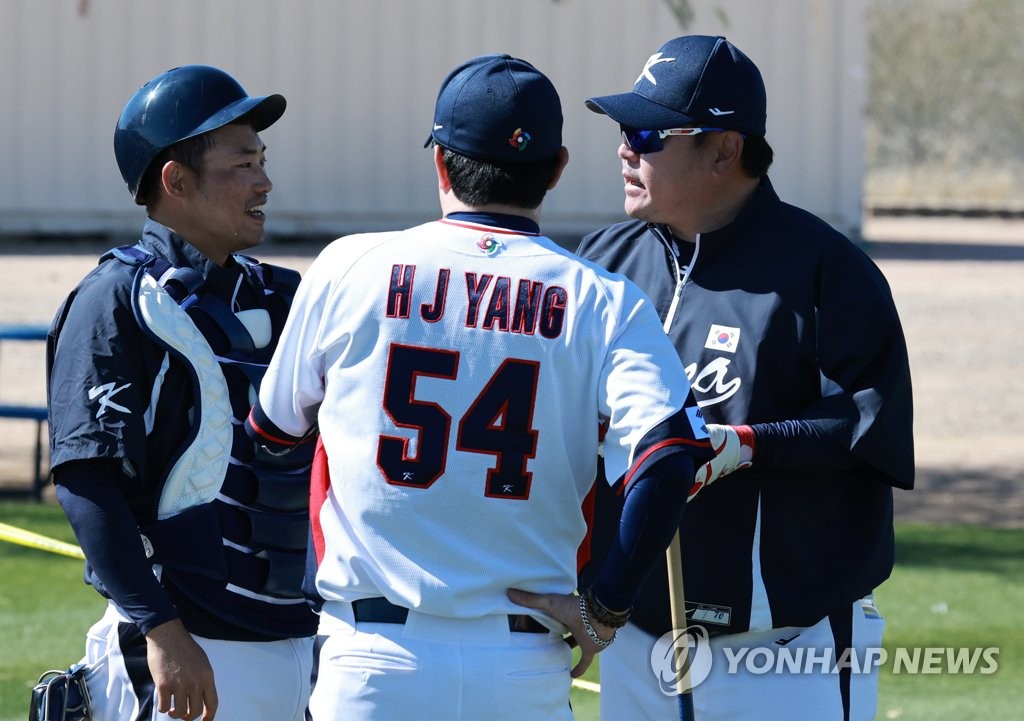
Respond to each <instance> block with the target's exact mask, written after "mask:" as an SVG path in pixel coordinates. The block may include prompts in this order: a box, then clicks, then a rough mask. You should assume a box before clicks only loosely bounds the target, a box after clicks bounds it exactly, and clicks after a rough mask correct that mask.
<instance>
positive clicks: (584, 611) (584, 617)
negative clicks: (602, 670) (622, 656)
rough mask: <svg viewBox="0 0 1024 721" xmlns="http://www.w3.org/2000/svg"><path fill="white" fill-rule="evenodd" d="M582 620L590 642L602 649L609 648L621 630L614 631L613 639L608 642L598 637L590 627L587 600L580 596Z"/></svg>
mask: <svg viewBox="0 0 1024 721" xmlns="http://www.w3.org/2000/svg"><path fill="white" fill-rule="evenodd" d="M580 618H581V619H582V620H583V628H584V630H586V632H587V636H589V637H590V640H591V641H593V642H594V643H596V644H597V645H598V646H600V647H601V648H608V647H609V646H611V645H612V641H614V640H615V636H616V635H617V634H618V633H619V629H615V630H614V631H612V637H611V638H609V639H608V640H607V641H606V640H605V639H603V638H601V637H600V636H598V635H597V631H595V630H594V627H593V626H592V625H590V617H589V616H588V615H587V600H586V598H584V597H583V596H580Z"/></svg>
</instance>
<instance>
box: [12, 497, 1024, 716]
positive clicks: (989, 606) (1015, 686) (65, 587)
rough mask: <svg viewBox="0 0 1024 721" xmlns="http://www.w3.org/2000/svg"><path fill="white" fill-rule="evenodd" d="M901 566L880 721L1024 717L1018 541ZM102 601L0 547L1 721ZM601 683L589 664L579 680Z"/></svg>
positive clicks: (63, 532)
mask: <svg viewBox="0 0 1024 721" xmlns="http://www.w3.org/2000/svg"><path fill="white" fill-rule="evenodd" d="M0 521H3V522H5V523H9V524H11V525H13V526H19V527H21V528H27V529H29V530H32V531H35V532H37V533H42V534H43V535H47V536H50V537H53V538H58V539H60V540H64V541H73V540H74V538H73V536H72V534H71V530H70V529H69V528H68V525H67V522H66V521H65V520H64V516H63V514H62V513H61V511H60V509H59V508H58V507H56V506H53V505H46V504H42V505H41V504H33V503H22V502H11V501H0ZM896 539H897V561H896V563H897V566H896V570H895V571H894V572H893V577H892V578H891V579H890V580H889V581H888V582H887V583H886V584H885V585H883V586H882V588H881V589H879V591H878V593H877V594H876V600H877V601H878V605H879V608H880V609H881V611H882V613H883V615H884V616H885V617H886V620H887V626H886V635H885V647H886V649H887V651H888V652H889V660H888V661H887V662H886V664H885V665H884V666H883V667H882V670H881V682H880V688H879V696H880V700H879V709H878V716H877V718H878V719H879V720H885V719H899V721H925V720H927V721H931V720H932V719H936V718H962V719H985V720H986V721H1010V720H1011V719H1018V718H1020V709H1021V708H1024V686H1022V685H1021V684H1019V683H1017V682H1016V679H1018V678H1020V677H1021V675H1022V672H1024V660H1022V659H1024V628H1022V625H1021V623H1020V621H1021V615H1022V614H1021V611H1020V609H1021V608H1022V607H1024V531H1007V530H997V529H986V528H977V527H971V526H938V525H917V524H913V525H911V524H900V525H898V526H897V529H896ZM102 610H103V601H102V600H101V599H100V598H99V596H98V595H97V594H96V593H95V592H94V591H93V590H92V589H90V588H88V587H87V586H85V585H84V584H83V583H82V566H81V562H79V561H76V560H74V559H71V558H66V557H63V556H56V555H53V554H50V553H45V552H42V551H37V550H33V549H29V548H23V547H21V546H16V545H11V544H9V543H5V542H0V721H23V719H24V718H25V717H26V711H27V707H28V696H29V689H31V687H32V685H33V683H34V682H35V680H36V678H38V676H39V674H40V673H42V672H43V671H45V670H47V669H49V668H57V667H65V666H68V665H69V664H71V663H73V662H75V661H77V660H78V659H79V658H80V657H81V655H82V652H83V649H84V644H85V632H86V630H87V629H88V628H89V626H90V625H91V624H92V622H93V621H95V620H96V619H97V618H99V616H100V614H101V612H102ZM961 646H966V647H969V648H975V647H988V646H996V647H998V648H999V649H1000V651H999V654H998V656H997V660H998V664H999V668H998V671H996V672H995V673H994V674H990V675H981V674H975V675H957V674H948V673H939V674H918V675H914V674H907V673H899V674H896V673H893V670H894V669H893V666H894V664H893V657H894V654H895V652H896V649H897V647H954V648H955V647H961ZM584 678H585V679H586V680H589V681H592V682H595V683H596V682H597V680H598V678H597V664H596V663H595V664H594V665H593V666H592V667H591V669H590V671H588V673H587V674H586V675H585V677H584ZM572 702H573V708H574V709H575V711H576V718H577V719H578V720H579V721H596V719H597V718H598V696H597V695H596V694H594V693H592V692H589V691H585V690H582V689H576V688H574V689H573V692H572Z"/></svg>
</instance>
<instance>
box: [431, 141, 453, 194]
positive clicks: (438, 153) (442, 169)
mask: <svg viewBox="0 0 1024 721" xmlns="http://www.w3.org/2000/svg"><path fill="white" fill-rule="evenodd" d="M434 170H435V171H436V172H437V187H438V188H440V190H441V192H442V193H447V192H449V191H451V189H452V181H451V179H450V178H449V177H448V167H447V166H446V165H445V164H444V152H443V151H442V149H441V146H440V145H438V144H437V143H434Z"/></svg>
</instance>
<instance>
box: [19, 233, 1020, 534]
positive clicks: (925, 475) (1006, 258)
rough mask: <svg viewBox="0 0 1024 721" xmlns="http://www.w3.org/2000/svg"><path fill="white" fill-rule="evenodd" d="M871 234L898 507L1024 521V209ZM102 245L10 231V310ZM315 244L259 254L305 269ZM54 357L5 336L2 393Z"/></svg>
mask: <svg viewBox="0 0 1024 721" xmlns="http://www.w3.org/2000/svg"><path fill="white" fill-rule="evenodd" d="M864 237H865V241H866V245H865V247H866V248H867V250H868V252H869V253H870V254H871V256H872V257H873V258H874V259H875V260H876V262H877V263H878V265H879V267H881V269H882V271H883V272H884V273H885V275H886V277H887V278H888V280H889V284H890V285H891V286H892V289H893V294H894V297H895V299H896V303H897V305H898V307H899V310H900V314H901V317H902V320H903V325H904V330H905V332H906V336H907V342H908V346H909V348H910V361H911V370H912V373H913V383H914V402H915V422H914V428H915V437H916V441H915V444H916V453H917V488H916V489H915V490H914V491H911V492H902V491H900V492H897V493H896V513H897V518H898V519H901V520H920V521H934V522H949V523H978V524H988V525H996V526H1003V527H1016V528H1024V439H1022V436H1024V363H1022V362H1021V358H1022V357H1024V222H1022V221H1000V220H983V221H981V220H958V219H949V218H927V219H921V218H915V219H873V220H871V219H869V220H868V221H866V222H865V226H864ZM102 249H103V246H102V245H100V246H97V245H95V244H88V243H82V242H78V243H59V242H55V241H40V242H31V243H26V242H17V243H15V242H13V241H11V242H5V241H3V240H0V323H14V322H31V323H48V322H49V321H50V319H51V318H52V316H53V313H54V311H55V310H56V308H57V306H58V305H59V303H60V301H61V299H62V297H63V295H64V294H65V293H66V292H67V291H68V290H69V289H70V288H71V287H72V286H73V285H74V283H75V282H76V281H77V280H78V279H79V278H80V277H81V276H82V275H83V274H85V273H86V272H87V271H88V270H89V269H90V268H91V267H92V266H93V265H94V264H95V259H96V256H97V253H98V251H99V250H102ZM317 249H318V248H317V247H313V246H309V245H302V246H295V245H289V244H286V243H284V242H276V243H275V242H271V243H268V245H267V246H266V247H265V248H263V249H262V251H261V252H260V253H259V255H260V256H261V257H264V258H266V259H267V260H269V261H271V262H275V263H279V264H283V265H290V266H293V267H295V268H298V269H300V270H303V269H305V268H306V267H307V266H308V265H309V263H310V262H311V260H312V257H313V254H315V252H316V251H317ZM863 322H865V323H870V322H871V318H869V317H865V318H864V320H863ZM43 363H44V352H43V347H42V344H14V343H5V344H3V347H0V402H27V403H36V402H42V400H43V398H44V397H45V381H44V378H43ZM31 425H32V424H29V423H28V422H25V421H8V420H0V434H2V435H0V437H2V438H3V439H4V442H3V443H0V487H7V488H10V487H13V486H19V485H21V486H24V485H25V484H26V483H27V482H28V479H29V476H30V474H31V463H32V461H31V453H32V443H33V442H34V441H33V429H32V428H31Z"/></svg>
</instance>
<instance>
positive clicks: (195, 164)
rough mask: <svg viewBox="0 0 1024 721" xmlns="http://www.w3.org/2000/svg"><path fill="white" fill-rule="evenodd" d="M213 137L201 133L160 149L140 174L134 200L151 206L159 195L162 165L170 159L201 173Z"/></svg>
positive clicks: (199, 174)
mask: <svg viewBox="0 0 1024 721" xmlns="http://www.w3.org/2000/svg"><path fill="white" fill-rule="evenodd" d="M213 142H214V141H213V138H212V137H211V135H210V133H203V134H202V135H197V136H196V137H194V138H187V139H185V140H182V141H179V142H177V143H175V144H174V145H172V146H170V147H169V148H164V149H163V150H161V151H160V152H159V153H158V154H157V156H156V157H155V158H153V160H152V162H150V164H149V166H148V167H147V168H146V172H145V173H143V174H142V180H141V181H140V182H139V192H138V193H136V194H135V202H136V203H138V204H139V205H145V206H146V207H147V208H152V206H153V204H154V203H155V202H156V200H157V198H159V197H160V192H159V191H160V184H161V182H162V181H161V179H160V176H161V174H162V172H163V167H164V166H165V165H167V163H168V162H170V161H172V160H173V161H175V162H178V163H181V164H182V165H184V166H185V167H186V168H188V169H189V170H191V171H192V172H193V173H195V174H196V177H200V176H201V175H202V168H203V156H204V155H206V151H208V150H209V149H210V148H212V147H213Z"/></svg>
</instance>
